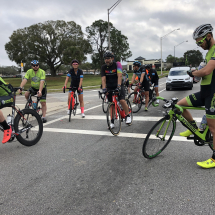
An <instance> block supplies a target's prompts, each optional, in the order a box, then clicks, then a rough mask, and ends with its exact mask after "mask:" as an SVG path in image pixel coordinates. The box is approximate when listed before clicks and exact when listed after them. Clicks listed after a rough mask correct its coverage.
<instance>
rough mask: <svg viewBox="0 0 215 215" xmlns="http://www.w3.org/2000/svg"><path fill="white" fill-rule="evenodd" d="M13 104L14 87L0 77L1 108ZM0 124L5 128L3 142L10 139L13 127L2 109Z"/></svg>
mask: <svg viewBox="0 0 215 215" xmlns="http://www.w3.org/2000/svg"><path fill="white" fill-rule="evenodd" d="M12 104H13V95H12V87H11V85H10V84H9V85H8V84H6V83H5V81H4V80H3V79H2V78H1V77H0V109H2V108H4V107H11V105H12ZM0 125H1V126H2V128H3V129H4V136H3V140H2V143H6V142H8V141H9V140H10V138H11V134H12V128H11V126H10V125H8V123H7V122H6V120H5V118H4V115H3V113H2V111H1V110H0Z"/></svg>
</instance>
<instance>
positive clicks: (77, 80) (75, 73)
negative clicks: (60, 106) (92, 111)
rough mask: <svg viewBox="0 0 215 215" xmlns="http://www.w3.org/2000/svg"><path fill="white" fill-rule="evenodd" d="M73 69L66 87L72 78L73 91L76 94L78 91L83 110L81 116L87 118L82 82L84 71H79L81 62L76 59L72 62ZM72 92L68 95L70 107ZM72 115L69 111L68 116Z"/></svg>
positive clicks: (69, 73) (66, 81) (68, 75)
mask: <svg viewBox="0 0 215 215" xmlns="http://www.w3.org/2000/svg"><path fill="white" fill-rule="evenodd" d="M71 66H72V69H70V70H69V72H68V74H67V77H66V80H65V84H64V87H65V88H66V85H67V83H68V80H69V78H70V77H71V84H70V87H71V88H73V91H74V92H75V91H76V90H77V92H78V100H79V102H80V108H81V116H82V118H84V117H85V114H84V98H83V89H82V82H83V78H84V76H83V71H82V70H81V69H79V68H78V67H79V62H78V60H76V59H74V60H72V62H71ZM71 92H72V91H71V90H70V91H69V94H68V105H69V100H70V96H71ZM69 113H70V110H68V111H67V114H69Z"/></svg>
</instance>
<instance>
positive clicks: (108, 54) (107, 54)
mask: <svg viewBox="0 0 215 215" xmlns="http://www.w3.org/2000/svg"><path fill="white" fill-rule="evenodd" d="M106 57H114V55H113V53H112V52H111V51H109V50H107V51H106V52H105V53H104V58H106Z"/></svg>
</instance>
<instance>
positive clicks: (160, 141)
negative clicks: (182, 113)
mask: <svg viewBox="0 0 215 215" xmlns="http://www.w3.org/2000/svg"><path fill="white" fill-rule="evenodd" d="M175 128H176V123H175V120H174V119H172V118H170V119H167V117H164V118H162V119H160V120H159V121H158V122H157V123H156V124H155V125H154V126H153V127H152V128H151V130H150V131H149V133H148V134H147V136H146V138H145V140H144V143H143V148H142V153H143V156H144V157H145V158H148V159H152V158H155V157H156V156H157V155H159V154H160V153H161V152H162V151H163V150H164V149H165V148H166V147H167V145H168V144H169V143H170V141H171V139H172V137H173V135H174V133H175Z"/></svg>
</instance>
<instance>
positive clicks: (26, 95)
mask: <svg viewBox="0 0 215 215" xmlns="http://www.w3.org/2000/svg"><path fill="white" fill-rule="evenodd" d="M29 95H30V92H29V91H26V92H25V98H26V100H28V98H29Z"/></svg>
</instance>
